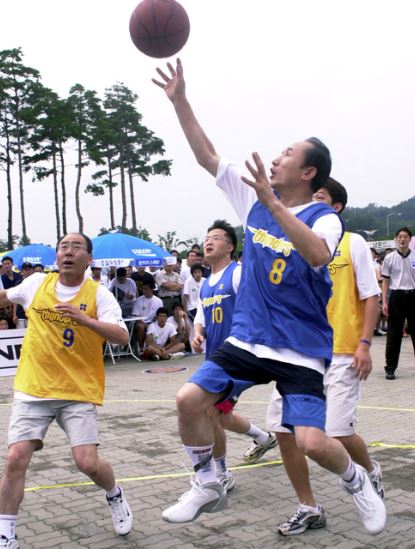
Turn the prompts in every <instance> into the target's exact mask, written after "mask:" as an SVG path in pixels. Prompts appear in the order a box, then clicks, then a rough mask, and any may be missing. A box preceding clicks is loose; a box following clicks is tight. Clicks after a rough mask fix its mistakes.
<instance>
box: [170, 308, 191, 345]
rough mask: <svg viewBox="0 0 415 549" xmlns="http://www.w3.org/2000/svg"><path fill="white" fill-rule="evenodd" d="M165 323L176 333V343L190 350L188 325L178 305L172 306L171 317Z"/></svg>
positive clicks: (185, 316) (185, 315) (184, 314)
mask: <svg viewBox="0 0 415 549" xmlns="http://www.w3.org/2000/svg"><path fill="white" fill-rule="evenodd" d="M167 323H168V324H171V325H172V326H173V327H174V328H175V330H176V332H177V336H176V341H178V342H181V343H184V345H185V348H186V347H187V348H188V349H189V350H190V344H189V337H190V323H189V320H188V318H187V314H186V313H185V312H184V310H183V307H182V305H181V304H180V303H176V304H175V305H174V307H173V315H172V316H169V318H168V319H167Z"/></svg>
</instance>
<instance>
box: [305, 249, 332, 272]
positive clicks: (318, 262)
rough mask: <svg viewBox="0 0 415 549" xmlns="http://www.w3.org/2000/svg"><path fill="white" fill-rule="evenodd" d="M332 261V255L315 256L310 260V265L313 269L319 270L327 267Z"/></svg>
mask: <svg viewBox="0 0 415 549" xmlns="http://www.w3.org/2000/svg"><path fill="white" fill-rule="evenodd" d="M330 261H331V255H330V254H326V253H324V254H315V255H313V256H311V257H309V258H308V264H309V265H310V267H312V268H313V269H317V268H318V267H324V266H325V265H328V264H329V263H330Z"/></svg>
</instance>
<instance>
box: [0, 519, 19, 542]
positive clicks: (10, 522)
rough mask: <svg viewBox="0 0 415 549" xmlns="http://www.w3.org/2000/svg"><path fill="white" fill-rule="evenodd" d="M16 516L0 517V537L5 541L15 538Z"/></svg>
mask: <svg viewBox="0 0 415 549" xmlns="http://www.w3.org/2000/svg"><path fill="white" fill-rule="evenodd" d="M16 520H17V515H0V536H5V537H6V538H7V539H12V538H15V537H16Z"/></svg>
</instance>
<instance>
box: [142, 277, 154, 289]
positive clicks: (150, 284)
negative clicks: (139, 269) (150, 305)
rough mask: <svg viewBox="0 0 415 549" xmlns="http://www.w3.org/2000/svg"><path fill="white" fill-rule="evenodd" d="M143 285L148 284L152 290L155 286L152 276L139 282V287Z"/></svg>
mask: <svg viewBox="0 0 415 549" xmlns="http://www.w3.org/2000/svg"><path fill="white" fill-rule="evenodd" d="M144 286H148V287H149V288H151V289H152V290H154V288H155V287H156V283H155V282H154V278H153V277H151V280H150V279H148V280H147V279H145V280H144V281H143V283H142V284H141V288H144Z"/></svg>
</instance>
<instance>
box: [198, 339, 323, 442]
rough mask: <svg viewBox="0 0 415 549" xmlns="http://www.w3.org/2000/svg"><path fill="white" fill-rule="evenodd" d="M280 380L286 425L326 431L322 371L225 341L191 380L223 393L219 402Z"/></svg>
mask: <svg viewBox="0 0 415 549" xmlns="http://www.w3.org/2000/svg"><path fill="white" fill-rule="evenodd" d="M271 381H276V387H277V389H278V391H279V393H280V394H281V395H282V398H283V411H282V424H283V425H284V427H288V428H289V429H293V427H294V426H298V427H300V426H301V427H317V428H318V429H321V430H322V431H324V426H325V423H326V399H325V396H324V384H323V375H322V374H320V373H319V372H317V371H315V370H312V369H311V368H306V367H304V366H296V365H295V364H289V363H287V362H280V361H277V360H271V359H268V358H258V357H257V356H255V355H254V354H252V353H249V352H248V351H245V350H244V349H240V348H239V347H235V345H232V344H230V343H224V344H223V345H222V346H221V347H219V349H217V350H216V351H215V352H214V353H213V354H212V355H211V357H210V359H209V360H205V361H204V362H203V363H202V365H201V366H200V368H198V370H196V372H195V373H194V374H193V375H192V376H191V378H190V379H189V383H195V384H196V385H199V387H201V388H202V389H204V390H205V391H207V392H209V393H223V395H222V397H221V398H220V399H219V400H218V402H222V401H224V400H227V399H230V398H234V397H238V396H239V395H240V394H241V393H242V392H243V391H245V390H246V389H249V388H250V387H254V386H255V385H261V384H268V383H270V382H271Z"/></svg>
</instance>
